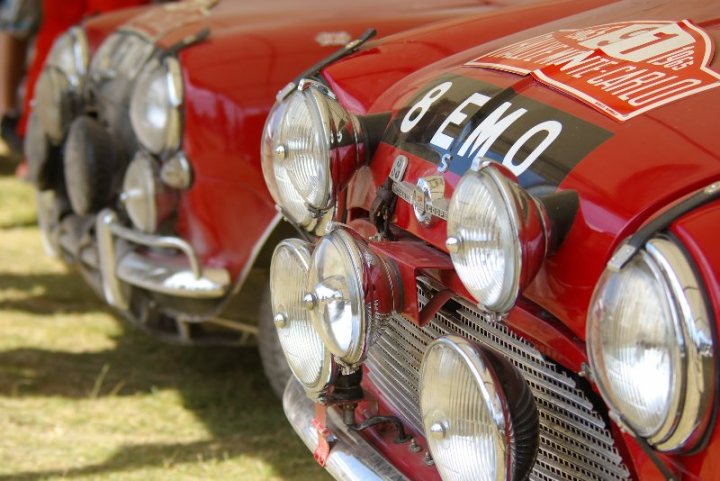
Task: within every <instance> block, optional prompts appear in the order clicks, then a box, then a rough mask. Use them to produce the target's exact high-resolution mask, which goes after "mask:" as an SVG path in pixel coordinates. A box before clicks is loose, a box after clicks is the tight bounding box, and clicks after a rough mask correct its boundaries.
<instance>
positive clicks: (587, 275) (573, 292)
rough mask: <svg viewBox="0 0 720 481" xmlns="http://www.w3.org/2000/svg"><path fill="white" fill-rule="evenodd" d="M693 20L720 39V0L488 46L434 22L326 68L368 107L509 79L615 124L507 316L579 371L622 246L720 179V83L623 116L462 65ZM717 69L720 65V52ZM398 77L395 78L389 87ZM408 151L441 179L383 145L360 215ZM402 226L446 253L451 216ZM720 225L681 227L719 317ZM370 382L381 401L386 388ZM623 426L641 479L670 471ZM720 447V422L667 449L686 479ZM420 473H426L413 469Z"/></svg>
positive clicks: (351, 190) (621, 10) (572, 180)
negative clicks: (560, 37) (615, 29)
mask: <svg viewBox="0 0 720 481" xmlns="http://www.w3.org/2000/svg"><path fill="white" fill-rule="evenodd" d="M533 8H540V7H533ZM570 13H573V12H568V14H570ZM502 16H503V14H502V13H499V14H498V15H497V20H498V25H500V27H499V28H503V27H502V23H501V20H502ZM558 17H561V15H558V14H557V13H556V14H555V17H551V18H558ZM683 18H689V19H690V20H691V21H693V22H695V23H696V24H698V25H700V26H701V27H702V28H703V29H704V30H705V31H706V33H707V34H708V35H709V36H710V38H712V39H713V40H714V41H715V42H716V41H717V40H718V24H719V23H720V10H719V9H718V7H717V5H710V4H707V3H705V2H692V3H683V4H676V3H671V2H665V3H661V2H656V3H644V4H642V5H640V4H627V3H623V4H610V5H607V6H606V7H604V8H599V9H597V10H594V11H593V10H591V11H587V12H583V13H579V14H577V15H574V16H572V17H569V18H563V19H561V20H556V21H553V22H550V23H547V24H545V25H542V26H539V27H536V28H531V29H529V30H527V31H522V28H519V27H518V28H517V30H516V29H515V27H516V26H517V25H519V24H521V23H522V22H523V21H527V18H526V17H525V16H523V15H522V14H516V15H514V16H513V18H512V23H513V25H509V26H508V28H509V30H508V31H518V32H521V33H517V34H514V35H510V36H508V37H506V38H501V39H499V40H494V41H491V42H488V43H486V44H484V45H480V46H476V45H479V44H480V43H481V42H478V41H475V42H474V40H475V39H476V38H477V37H478V34H477V32H479V31H482V26H483V21H482V20H478V19H475V20H463V21H461V22H458V23H457V25H456V26H457V27H460V26H461V25H462V27H463V28H458V30H455V31H452V27H449V28H450V30H448V29H446V30H445V32H447V31H452V32H453V33H451V34H449V35H448V36H447V38H445V39H440V38H439V36H438V37H435V38H433V30H432V28H431V27H428V28H426V29H422V30H421V31H419V32H418V33H415V32H413V34H411V35H410V36H409V37H405V36H404V35H398V36H394V37H390V38H388V39H387V40H386V41H385V42H377V43H376V44H374V45H372V46H370V47H369V48H367V49H365V50H363V51H362V52H360V53H358V54H356V55H355V56H354V57H352V58H349V59H345V60H343V61H340V62H338V63H337V64H335V65H333V66H331V67H329V68H327V69H326V70H325V71H324V76H325V78H326V79H327V81H328V82H329V83H330V85H331V86H332V88H333V90H334V92H335V93H336V94H337V95H338V98H339V99H341V103H343V105H344V106H345V107H346V108H347V109H348V110H350V111H352V112H355V113H358V114H364V113H371V114H372V113H381V112H390V113H391V114H392V115H393V116H396V115H397V114H398V112H399V111H400V110H401V109H402V108H403V107H405V106H407V105H408V101H409V99H411V98H412V97H413V96H414V95H416V94H417V93H418V92H419V91H421V90H422V89H424V88H426V87H428V86H431V85H436V84H437V83H438V82H439V81H438V78H439V77H441V76H447V75H457V76H459V77H466V78H472V79H476V80H479V81H481V82H483V83H485V84H489V85H493V86H497V87H499V88H500V89H505V92H510V93H511V95H512V96H522V97H524V98H527V99H531V100H533V101H536V102H539V103H540V104H543V105H546V106H549V107H552V108H553V109H556V110H558V111H561V112H565V113H568V114H570V115H572V116H574V117H575V118H577V119H581V120H582V121H584V122H587V123H589V124H592V125H595V126H598V127H600V128H602V129H604V130H605V131H607V132H609V134H610V135H609V137H608V138H607V140H605V141H604V142H602V143H601V144H600V145H599V146H598V147H597V148H595V150H593V151H591V152H590V153H589V154H587V155H586V156H585V157H584V158H583V159H582V160H581V161H580V162H579V163H578V164H577V165H575V166H574V167H573V169H572V170H571V171H570V172H569V173H568V175H567V176H566V177H565V178H564V180H562V182H560V184H559V185H558V186H557V189H558V190H573V191H576V192H577V193H578V194H579V197H580V205H579V209H578V213H577V216H576V219H575V222H574V224H573V227H572V228H571V230H570V231H569V233H568V236H567V238H566V239H565V241H564V243H563V244H562V245H561V246H560V248H559V249H558V250H557V251H556V252H554V253H552V254H551V255H549V256H548V258H547V259H546V260H545V262H544V265H543V267H542V268H541V270H540V271H539V273H538V275H537V277H536V278H535V280H534V281H533V282H532V283H531V284H530V285H529V287H528V288H527V289H526V290H525V291H524V292H523V296H522V298H521V299H520V300H519V301H518V305H517V306H516V308H514V309H513V311H511V312H510V314H509V316H508V318H507V320H506V322H507V323H508V325H510V326H511V327H512V328H513V329H514V330H516V331H517V332H518V333H520V334H521V335H523V336H524V337H526V338H528V339H530V340H532V342H533V344H535V345H536V346H538V347H539V349H540V350H541V351H542V352H543V354H545V355H546V356H548V357H549V358H551V359H553V360H555V361H557V362H559V363H560V364H562V365H564V366H565V367H566V368H569V369H571V370H572V371H574V372H580V371H581V369H582V364H583V363H584V362H586V354H585V349H584V338H585V316H586V312H587V309H588V304H589V301H590V297H591V294H592V291H593V289H594V288H595V285H596V283H597V280H598V278H599V276H600V274H601V273H602V271H603V269H604V268H605V266H606V264H607V261H608V260H609V258H610V256H611V254H612V253H613V252H614V250H615V249H616V248H617V246H618V245H619V244H620V242H621V241H622V240H623V239H625V238H626V237H627V236H629V235H630V234H632V233H633V232H635V231H636V230H637V228H638V227H639V226H641V225H642V224H644V223H645V222H647V221H648V220H649V219H651V218H652V217H653V216H655V215H656V214H657V213H658V212H659V211H660V210H662V209H663V208H664V207H665V206H667V205H668V204H671V203H673V202H675V201H677V200H678V199H680V198H682V197H684V196H686V195H688V194H689V193H691V192H694V191H695V190H697V189H699V188H702V187H704V186H706V185H708V184H710V183H711V182H713V181H716V180H718V179H720V169H719V168H718V165H720V164H718V161H720V155H719V154H718V153H719V152H720V137H719V136H718V135H717V134H716V132H715V130H716V129H715V127H714V125H711V124H712V123H711V122H708V121H707V118H708V112H715V111H717V110H718V108H719V107H720V89H711V90H708V91H705V92H703V93H698V94H696V95H693V96H690V97H687V98H684V99H682V100H678V101H675V102H672V103H669V104H667V105H664V106H661V107H658V108H657V109H655V110H652V111H650V112H647V113H645V114H643V115H641V116H638V117H636V118H633V119H631V120H628V121H626V122H624V123H620V122H617V121H615V120H612V119H610V118H608V117H607V116H605V115H603V114H601V113H599V112H598V111H595V110H592V109H590V108H589V107H588V106H587V105H585V104H583V103H581V102H580V101H578V100H577V99H574V98H571V97H568V96H566V95H564V94H562V93H559V92H556V91H553V90H551V89H549V88H547V87H546V86H544V85H542V84H540V83H538V82H535V81H533V80H532V79H529V78H523V77H520V76H518V75H515V74H510V73H503V72H498V71H492V70H487V69H469V68H467V67H461V66H462V65H463V64H465V63H466V62H468V61H470V60H472V59H474V58H477V57H478V56H480V55H482V54H484V53H486V52H489V51H492V50H495V49H497V48H499V47H502V46H504V45H508V44H511V43H513V42H517V41H519V40H522V39H524V38H532V37H535V36H538V35H542V34H545V33H549V32H553V31H556V30H559V29H562V28H580V27H589V26H593V25H600V24H604V23H611V22H620V21H623V20H627V19H633V20H636V19H648V20H680V19H683ZM508 21H509V19H508ZM496 33H497V32H496ZM412 35H417V36H416V37H415V39H416V40H417V41H416V42H408V39H409V38H411V37H412ZM495 37H499V35H495ZM452 42H454V45H460V44H463V43H464V44H465V45H466V46H467V47H473V48H469V49H468V50H467V51H464V52H461V53H459V54H456V55H453V56H445V55H442V56H441V55H437V54H436V53H437V52H439V51H442V50H443V49H446V48H449V44H450V43H452ZM404 56H407V57H411V58H415V59H422V60H417V61H416V62H417V63H422V62H423V61H425V63H430V62H428V61H427V60H428V59H430V60H433V59H437V60H438V61H437V62H436V63H435V64H433V65H430V66H429V67H427V68H425V69H419V68H418V67H419V66H418V65H412V68H409V67H408V62H405V63H403V62H401V61H399V59H400V58H403V57H404ZM446 57H447V58H446ZM409 63H412V62H411V61H410V62H409ZM711 67H712V68H714V69H715V70H717V60H715V62H714V63H713V64H712V65H711ZM412 72H414V73H412ZM388 79H390V80H388ZM388 83H393V85H392V86H388ZM578 141H582V140H578ZM399 154H402V155H405V156H407V157H408V158H409V160H410V162H409V166H408V169H407V171H406V174H405V177H404V180H405V181H408V182H410V183H413V184H414V183H415V182H416V181H417V179H419V178H420V177H423V176H426V175H430V174H433V175H437V173H438V169H437V165H436V164H434V163H432V162H429V161H427V160H425V159H423V158H420V157H419V156H417V155H414V154H413V153H411V152H408V151H407V150H403V149H401V148H399V147H396V146H395V145H393V144H392V142H390V141H387V142H383V143H381V144H380V146H379V147H378V149H377V150H376V152H375V154H374V156H373V159H372V162H371V164H370V166H369V169H361V170H360V171H359V172H358V174H356V176H355V178H354V179H353V181H351V183H350V185H349V186H348V189H347V199H348V202H349V204H348V211H349V212H350V213H351V215H353V214H354V215H356V216H362V215H364V212H367V211H368V210H369V208H370V205H371V204H372V202H373V200H374V197H375V192H376V191H377V189H378V188H379V187H380V186H381V185H382V184H383V183H384V182H385V180H386V179H387V177H388V175H389V172H390V169H391V166H392V164H393V161H394V159H395V157H396V156H397V155H399ZM443 175H444V178H445V181H446V198H449V197H450V196H451V195H452V192H453V190H454V187H455V186H456V185H457V182H458V180H459V177H458V175H457V174H454V173H452V172H446V173H444V174H443ZM394 224H395V225H396V226H397V227H399V228H400V229H401V230H403V231H405V232H408V233H410V234H411V235H412V236H414V237H415V240H414V241H416V240H417V239H419V240H422V241H425V242H427V243H428V245H430V246H433V247H434V248H436V249H437V251H438V252H446V250H445V247H444V242H445V238H446V232H445V227H446V226H445V222H444V221H442V220H437V221H435V222H434V224H431V225H430V226H423V225H421V224H419V222H418V221H417V219H416V218H415V215H414V213H413V209H412V206H411V205H409V204H407V203H405V202H403V201H398V204H397V208H396V212H395V219H394ZM719 224H720V203H718V202H715V203H713V204H710V205H708V206H706V207H704V208H702V209H698V210H697V211H696V212H693V213H691V214H688V215H686V216H685V217H684V218H683V219H681V220H680V221H678V222H677V223H676V224H675V226H674V227H673V233H674V234H675V235H676V236H677V237H678V239H680V240H681V241H682V242H683V243H684V244H685V245H686V247H687V248H688V250H689V252H690V254H691V256H692V257H693V259H694V260H695V262H696V263H697V265H698V269H699V272H700V275H701V277H702V279H703V281H704V282H705V284H706V287H707V290H708V297H709V299H710V302H711V305H712V308H713V311H714V313H715V319H718V314H720V276H719V273H720V250H718V249H717V241H716V238H717V235H718V233H720V231H718V229H717V227H716V226H717V225H719ZM403 242H405V241H400V242H398V244H399V245H398V246H396V249H397V250H401V249H402V244H403ZM440 277H441V279H442V280H443V283H444V284H445V285H446V286H447V287H448V288H450V289H452V290H453V291H454V292H455V293H457V294H458V295H460V296H463V297H466V298H467V299H469V300H472V298H471V296H470V295H469V294H468V292H467V291H466V290H465V289H464V288H463V287H462V284H461V283H460V282H459V279H458V278H457V276H456V275H455V274H454V273H453V272H448V271H443V272H442V273H441V276H440ZM367 384H369V382H368V383H367ZM366 388H367V389H368V390H369V391H371V392H373V393H374V394H375V395H376V396H377V397H378V398H381V394H379V393H377V392H376V391H375V388H374V386H371V385H368V386H366ZM614 432H615V434H616V439H617V442H618V445H619V448H620V450H621V452H623V453H625V454H626V456H624V457H625V458H626V462H627V463H628V465H629V467H630V469H631V471H633V473H634V474H635V475H636V476H637V478H638V479H642V480H660V479H662V477H661V474H660V472H659V471H658V470H657V468H656V467H655V466H654V464H653V463H652V462H651V461H650V459H649V458H648V457H647V456H646V455H645V454H644V452H643V451H642V450H641V449H640V448H639V446H638V445H637V444H636V442H635V441H634V440H633V439H631V438H629V437H627V436H622V435H620V433H619V431H618V430H617V429H616V428H614ZM373 442H374V443H377V444H378V445H379V446H380V449H381V450H382V451H383V453H385V454H386V456H388V458H389V459H390V460H391V461H392V462H393V463H394V464H398V465H400V464H401V463H404V462H406V460H407V459H408V458H409V455H407V454H404V453H398V452H395V451H390V450H387V449H386V447H385V446H384V444H383V443H384V442H383V441H382V440H380V439H375V438H374V439H373ZM718 449H720V429H718V427H717V425H716V426H715V428H714V431H713V433H712V436H711V439H710V441H709V444H708V446H707V448H706V449H705V450H703V451H701V452H699V453H697V454H695V455H691V456H665V457H663V459H664V460H665V461H666V462H667V463H668V464H670V465H671V466H672V467H673V469H674V470H675V471H676V472H678V473H682V475H683V479H697V480H699V479H702V480H705V479H718V478H717V473H718V472H719V471H720V469H718V468H719V467H718V461H717V459H718V456H717V452H718ZM413 476H418V475H417V474H416V473H413ZM413 479H421V478H420V477H414V478H413Z"/></svg>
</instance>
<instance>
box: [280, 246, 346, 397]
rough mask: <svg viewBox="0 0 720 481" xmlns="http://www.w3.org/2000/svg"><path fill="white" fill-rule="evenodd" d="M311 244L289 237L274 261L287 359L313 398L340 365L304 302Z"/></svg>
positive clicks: (329, 381)
mask: <svg viewBox="0 0 720 481" xmlns="http://www.w3.org/2000/svg"><path fill="white" fill-rule="evenodd" d="M311 247H312V245H311V244H309V243H307V242H303V241H301V240H299V239H286V240H284V241H282V242H280V244H278V246H277V247H276V248H275V251H274V252H273V257H272V262H271V264H270V289H271V293H272V310H273V316H274V317H273V321H274V323H275V327H276V328H277V334H278V337H279V339H280V345H281V346H282V349H283V353H284V354H285V359H287V362H288V365H289V366H290V370H291V371H292V373H293V375H294V376H295V377H296V378H297V380H298V381H300V383H301V384H302V385H303V386H304V387H305V390H306V392H307V393H308V395H309V396H310V397H311V398H318V397H319V396H321V395H322V394H323V393H324V392H325V390H326V389H327V387H328V386H329V385H330V383H331V381H332V380H333V378H334V376H335V374H336V369H335V366H334V363H333V360H332V356H331V355H330V351H328V350H327V348H326V347H325V345H324V344H323V342H322V340H321V339H320V336H318V334H317V332H315V329H314V328H313V326H312V323H311V322H310V316H309V312H308V311H307V310H306V309H305V306H304V305H303V295H304V294H305V278H306V277H307V272H308V268H309V266H310V248H311Z"/></svg>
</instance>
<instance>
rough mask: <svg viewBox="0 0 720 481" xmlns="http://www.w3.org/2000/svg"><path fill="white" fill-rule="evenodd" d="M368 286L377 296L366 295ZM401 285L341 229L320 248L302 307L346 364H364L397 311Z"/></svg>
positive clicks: (386, 265)
mask: <svg viewBox="0 0 720 481" xmlns="http://www.w3.org/2000/svg"><path fill="white" fill-rule="evenodd" d="M369 285H372V286H373V292H367V291H366V289H365V286H369ZM398 285H399V284H398V281H397V279H396V275H395V272H394V270H393V269H392V266H391V264H390V263H389V262H387V261H385V260H383V259H381V258H380V257H379V256H377V255H375V254H373V253H372V251H371V250H370V249H369V248H368V246H367V245H366V244H364V243H363V242H362V241H361V240H360V239H355V238H354V237H353V235H352V234H350V232H349V231H346V230H344V229H337V230H335V231H333V232H332V233H331V234H329V235H327V236H325V237H323V239H322V240H321V241H320V243H319V244H318V245H317V247H316V248H315V252H314V253H313V257H312V262H311V264H310V271H309V274H308V278H307V289H308V294H306V295H305V298H304V302H305V305H306V307H307V308H308V309H309V311H310V317H311V319H312V322H313V326H315V330H316V331H317V332H318V334H319V335H320V337H321V338H322V340H323V342H324V343H325V345H326V346H327V348H328V349H329V350H330V352H331V353H333V354H334V355H335V356H336V357H337V358H338V359H339V361H340V362H341V363H342V364H344V365H346V366H356V365H357V364H358V363H359V362H361V361H362V359H363V358H364V356H365V354H366V352H367V348H368V346H369V344H370V339H371V335H372V332H373V330H374V329H375V327H376V325H375V324H376V323H378V322H382V320H383V317H384V316H387V315H389V314H390V313H391V312H393V311H394V310H396V309H397V308H398V307H399V306H398V305H399V302H398V300H397V296H398V294H399V293H398V292H396V290H397V286H398Z"/></svg>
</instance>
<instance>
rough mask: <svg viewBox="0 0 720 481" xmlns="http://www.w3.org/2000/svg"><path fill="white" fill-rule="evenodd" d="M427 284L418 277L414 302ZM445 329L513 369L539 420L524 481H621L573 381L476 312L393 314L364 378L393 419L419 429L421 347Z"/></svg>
mask: <svg viewBox="0 0 720 481" xmlns="http://www.w3.org/2000/svg"><path fill="white" fill-rule="evenodd" d="M432 292H433V290H432V288H431V287H430V286H429V285H428V284H426V283H424V282H423V281H420V280H419V281H418V296H419V299H420V304H421V305H424V304H425V303H427V300H428V295H432ZM447 334H453V335H458V336H462V337H465V338H467V339H471V340H473V341H475V342H477V343H478V344H480V345H484V346H486V347H488V348H490V349H493V350H494V351H496V352H499V353H501V354H502V355H504V356H505V357H506V358H507V359H509V360H510V362H512V364H513V365H514V366H515V367H516V368H517V369H518V370H519V371H520V373H521V374H522V376H523V377H524V378H525V380H526V381H527V383H528V385H529V386H530V389H531V391H532V393H533V396H534V397H535V401H536V404H537V406H538V411H539V417H540V448H539V451H538V456H537V461H536V462H535V466H534V467H533V471H532V473H531V475H530V479H532V480H536V481H549V480H559V481H564V480H583V481H584V480H624V479H628V478H629V477H630V473H629V471H628V469H627V467H626V466H625V465H624V464H623V461H622V458H621V457H620V454H619V453H618V451H617V449H616V448H615V444H614V441H613V438H612V435H611V434H610V431H609V430H608V429H607V428H606V426H605V422H604V420H603V419H602V417H601V416H600V415H599V414H598V413H597V412H596V411H595V410H594V407H593V405H592V403H591V402H590V401H589V400H588V399H587V397H586V396H585V394H584V393H583V392H582V391H581V390H579V389H578V388H577V387H576V385H575V381H574V380H573V379H572V378H570V377H569V376H568V375H566V374H565V373H564V372H562V370H561V369H559V368H558V366H557V365H555V364H554V363H552V362H549V361H547V360H546V359H545V358H544V357H543V356H542V354H540V352H538V351H537V349H535V348H534V347H533V346H532V345H531V344H530V343H529V342H527V341H525V340H524V339H522V338H520V337H519V336H517V335H515V334H514V333H513V332H512V331H510V330H509V329H508V328H507V327H506V326H505V325H503V324H501V323H497V322H492V321H491V320H489V319H488V318H487V317H486V316H485V315H483V314H482V312H480V311H479V310H477V309H476V308H473V307H469V306H467V305H465V304H460V307H458V308H456V309H453V310H452V311H451V310H448V309H447V306H446V308H445V309H443V310H441V311H440V312H438V313H437V314H436V315H435V317H434V318H433V320H432V321H431V322H430V323H428V324H427V325H426V326H424V327H418V326H417V325H415V324H413V323H411V322H410V321H408V320H406V319H404V318H402V317H401V316H394V317H392V318H391V319H390V320H389V321H387V325H386V326H385V327H384V330H383V333H382V334H381V335H380V336H378V339H377V341H376V342H375V344H374V345H373V346H372V347H371V348H370V351H369V353H368V362H367V367H368V371H369V376H370V378H371V380H372V381H373V382H374V383H375V385H376V386H377V388H378V390H379V391H380V392H381V393H382V394H383V397H384V398H385V401H387V403H388V404H389V405H390V406H391V408H393V410H394V411H395V412H396V413H397V415H398V416H400V417H401V418H403V419H404V420H405V421H406V422H407V423H408V424H410V425H411V426H412V427H414V428H415V429H416V430H418V431H420V432H422V431H423V427H422V419H421V416H420V401H419V390H418V389H419V376H420V363H421V361H422V356H423V353H424V352H425V348H426V347H427V345H428V344H430V342H432V341H433V340H434V339H436V338H438V337H440V336H444V335H447Z"/></svg>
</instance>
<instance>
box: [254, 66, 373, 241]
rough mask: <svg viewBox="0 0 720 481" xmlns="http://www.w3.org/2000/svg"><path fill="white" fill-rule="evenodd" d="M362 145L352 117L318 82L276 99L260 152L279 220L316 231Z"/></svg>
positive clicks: (306, 83) (306, 82)
mask: <svg viewBox="0 0 720 481" xmlns="http://www.w3.org/2000/svg"><path fill="white" fill-rule="evenodd" d="M302 112H304V114H305V115H300V116H299V115H298V114H299V113H302ZM293 119H295V120H293ZM303 119H309V120H310V124H302V120H303ZM293 129H295V130H296V132H293ZM293 135H294V136H295V137H293ZM364 145H365V142H364V133H363V130H362V127H361V124H360V122H359V120H358V118H357V117H356V116H354V115H352V114H350V113H349V112H348V111H347V110H345V108H344V107H342V106H341V105H340V103H339V102H338V101H337V97H336V96H335V94H334V93H333V92H332V91H331V90H330V89H329V88H328V87H326V86H325V85H323V84H322V83H320V82H317V81H315V80H310V79H303V80H301V81H300V82H299V84H298V87H297V89H294V90H293V91H291V92H290V93H289V94H288V95H287V96H285V97H283V98H282V99H280V100H279V101H278V102H277V103H276V104H275V105H274V106H273V108H272V109H271V111H270V114H269V115H268V118H267V121H266V123H265V128H264V130H263V139H262V143H261V150H262V169H263V175H264V177H265V182H266V184H267V187H268V190H269V191H270V194H271V196H272V197H273V200H274V201H275V203H276V204H277V205H278V206H279V207H280V208H281V209H282V211H283V214H284V215H285V217H287V218H288V219H289V220H290V221H291V222H293V223H294V224H296V225H299V226H301V227H303V228H304V229H306V230H308V231H310V232H314V231H318V230H321V229H322V226H324V225H326V224H327V220H328V219H329V218H331V217H332V215H333V213H334V209H335V204H336V197H337V193H338V192H339V191H340V190H341V189H342V188H343V187H344V186H345V185H346V184H347V182H348V181H349V180H350V177H351V176H352V174H353V173H354V172H355V170H356V168H357V167H358V165H359V162H360V160H361V159H362V158H364V153H365V151H364ZM320 233H321V234H322V233H324V232H320Z"/></svg>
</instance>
